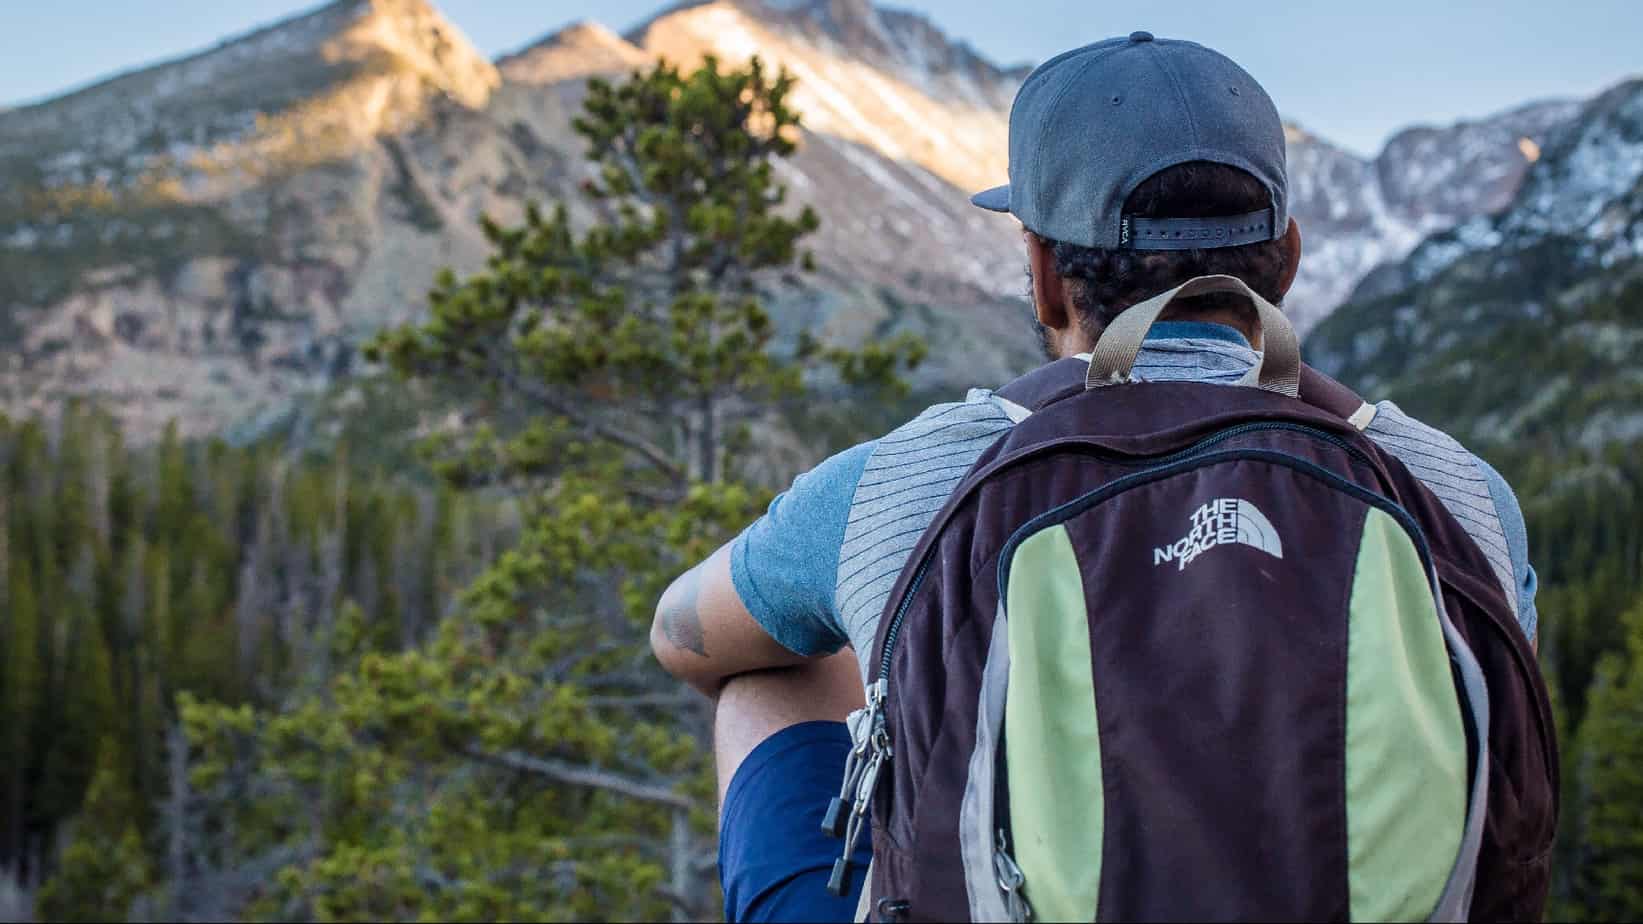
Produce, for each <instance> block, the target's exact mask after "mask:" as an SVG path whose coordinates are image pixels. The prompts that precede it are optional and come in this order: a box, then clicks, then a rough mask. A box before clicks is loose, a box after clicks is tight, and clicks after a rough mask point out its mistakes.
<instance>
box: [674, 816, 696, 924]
mask: <svg viewBox="0 0 1643 924" xmlns="http://www.w3.org/2000/svg"><path fill="white" fill-rule="evenodd" d="M669 840H670V843H669V846H668V865H669V866H670V867H671V869H670V872H669V879H670V882H669V885H670V886H671V888H672V890H673V894H674V895H677V896H679V897H680V898H681V899H684V900H686V901H688V900H690V897H691V888H690V879H691V875H690V868H691V862H690V860H691V838H690V813H689V812H687V811H685V810H684V809H682V808H676V809H674V810H673V830H672V832H671V837H670V839H669ZM673 920H674V921H675V922H682V921H689V920H690V913H689V912H688V911H687V910H686V909H685V908H684V906H683V905H682V904H681V903H679V902H675V903H674V905H673Z"/></svg>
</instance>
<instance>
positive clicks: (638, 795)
mask: <svg viewBox="0 0 1643 924" xmlns="http://www.w3.org/2000/svg"><path fill="white" fill-rule="evenodd" d="M463 753H464V754H467V755H468V756H469V757H472V758H475V759H477V760H483V761H486V762H487V763H492V764H496V765H497V766H500V767H506V768H508V769H510V770H518V771H519V772H521V773H529V774H532V775H535V776H541V777H546V778H548V779H550V780H553V781H555V782H558V783H568V784H569V785H572V786H584V787H587V788H589V789H602V790H604V791H605V792H611V793H616V794H617V795H620V796H626V797H628V798H629V799H638V800H639V801H641V802H650V803H654V804H656V805H666V806H668V807H670V808H676V809H684V810H687V811H688V810H689V809H692V808H694V807H695V803H694V802H692V801H691V800H690V799H687V798H685V797H684V796H681V795H679V794H678V793H676V792H674V791H673V790H671V789H663V788H662V787H660V786H654V785H652V784H650V783H644V782H640V781H638V780H632V779H628V778H627V777H624V776H618V775H616V774H614V773H608V772H606V771H603V770H594V769H592V768H590V767H578V766H575V765H573V764H567V763H563V762H560V761H557V760H545V759H543V758H540V757H532V756H531V755H529V754H521V753H519V752H518V751H504V752H502V753H500V754H492V753H490V752H488V751H485V750H482V749H480V748H477V747H472V746H469V747H467V748H464V749H463Z"/></svg>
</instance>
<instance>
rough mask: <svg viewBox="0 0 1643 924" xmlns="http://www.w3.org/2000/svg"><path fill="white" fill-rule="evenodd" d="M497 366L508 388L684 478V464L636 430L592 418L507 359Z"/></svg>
mask: <svg viewBox="0 0 1643 924" xmlns="http://www.w3.org/2000/svg"><path fill="white" fill-rule="evenodd" d="M497 369H498V371H499V373H500V374H501V376H502V381H503V382H504V383H506V384H507V385H508V387H509V388H513V389H517V390H518V391H519V392H520V393H521V394H523V395H525V396H526V397H527V398H529V399H531V400H532V401H537V402H540V403H542V404H545V405H547V407H548V408H549V409H550V410H552V411H553V412H554V413H555V414H560V415H562V416H564V417H567V418H569V419H570V420H571V422H572V423H574V424H576V425H577V426H578V427H581V428H582V429H584V430H586V431H588V432H589V433H592V434H593V435H595V436H598V437H599V438H601V439H606V440H609V441H611V442H613V443H615V444H617V445H619V446H622V447H623V448H626V449H630V450H632V451H634V452H636V453H638V454H639V455H641V456H643V457H644V459H645V461H647V462H649V463H650V464H652V465H654V466H656V467H657V468H659V469H661V470H662V472H663V473H665V474H667V475H668V476H670V477H672V478H676V479H679V480H684V478H685V470H684V468H683V467H681V466H680V465H679V464H678V463H677V462H675V461H673V459H672V457H670V456H669V455H668V454H667V451H666V450H664V449H662V447H660V446H657V445H656V444H655V443H652V442H651V441H649V440H647V439H645V438H644V437H642V436H639V435H638V434H637V433H631V432H627V431H623V430H618V429H616V428H614V427H611V426H609V425H607V424H604V423H601V422H599V421H597V420H594V419H593V418H592V417H589V416H588V415H586V414H583V413H582V412H581V411H579V410H577V409H576V408H575V407H574V406H573V405H571V404H570V403H569V402H567V401H565V400H563V399H561V398H560V397H558V396H557V395H555V394H553V393H552V392H551V391H549V390H548V389H546V388H543V387H542V386H540V385H538V384H536V383H535V382H531V381H529V380H528V379H526V378H525V377H524V376H521V375H520V374H519V373H518V372H516V371H514V370H513V369H510V368H508V366H507V364H506V363H500V362H499V363H498V364H497Z"/></svg>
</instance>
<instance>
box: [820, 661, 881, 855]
mask: <svg viewBox="0 0 1643 924" xmlns="http://www.w3.org/2000/svg"><path fill="white" fill-rule="evenodd" d="M884 687H885V684H884V682H883V681H879V682H878V683H875V684H873V685H872V686H870V687H868V688H867V704H866V705H865V706H864V707H863V708H861V709H858V710H856V711H855V712H852V713H850V715H849V717H848V718H846V719H845V721H846V723H847V724H848V725H849V726H850V740H851V747H850V754H849V756H847V757H846V758H845V761H844V780H843V782H842V783H841V784H840V785H839V794H838V795H837V796H835V797H834V798H833V799H832V800H831V801H829V802H828V803H827V812H826V814H824V815H823V816H822V824H821V829H822V833H824V834H826V835H827V836H828V837H843V836H844V834H845V825H846V822H847V820H848V819H849V817H850V814H851V813H852V812H853V811H854V810H855V805H854V802H853V800H852V799H851V795H852V794H853V793H854V792H855V791H856V789H857V788H858V787H859V786H860V784H861V777H862V774H864V773H866V771H867V761H866V760H865V759H864V758H865V757H866V754H867V749H868V747H869V745H870V743H871V741H872V737H873V726H874V725H875V723H876V721H877V717H878V711H879V704H880V703H881V702H882V701H883V694H884Z"/></svg>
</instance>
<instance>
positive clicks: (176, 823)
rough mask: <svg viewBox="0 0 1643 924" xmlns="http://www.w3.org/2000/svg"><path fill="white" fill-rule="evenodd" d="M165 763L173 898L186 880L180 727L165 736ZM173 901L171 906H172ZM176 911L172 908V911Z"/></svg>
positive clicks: (184, 744)
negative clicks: (168, 783)
mask: <svg viewBox="0 0 1643 924" xmlns="http://www.w3.org/2000/svg"><path fill="white" fill-rule="evenodd" d="M165 744H166V761H167V765H168V769H169V770H170V787H169V789H170V793H169V795H168V797H167V798H166V807H165V818H166V881H167V882H168V883H169V884H170V886H171V889H172V893H173V895H181V894H183V893H185V892H186V889H184V888H183V883H184V881H185V880H186V877H187V876H188V801H189V792H188V739H187V738H185V737H183V729H182V726H181V725H180V724H176V723H173V724H172V725H171V727H170V728H168V729H166V733H165ZM175 904H176V902H175V900H174V901H173V905H175ZM175 910H176V908H175V907H173V911H175Z"/></svg>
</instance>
